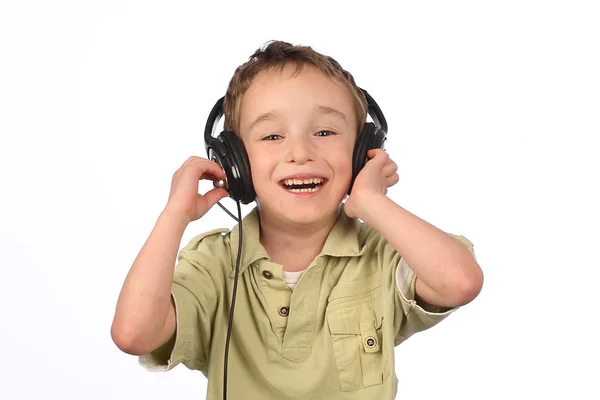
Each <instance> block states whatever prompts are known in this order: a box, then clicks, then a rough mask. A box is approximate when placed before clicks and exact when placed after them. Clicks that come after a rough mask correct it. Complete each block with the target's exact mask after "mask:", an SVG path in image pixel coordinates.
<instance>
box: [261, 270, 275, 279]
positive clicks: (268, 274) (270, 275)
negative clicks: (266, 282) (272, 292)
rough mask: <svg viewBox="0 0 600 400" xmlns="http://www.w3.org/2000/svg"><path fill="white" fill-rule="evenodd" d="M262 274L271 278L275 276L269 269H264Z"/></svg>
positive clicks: (266, 277)
mask: <svg viewBox="0 0 600 400" xmlns="http://www.w3.org/2000/svg"><path fill="white" fill-rule="evenodd" d="M262 275H263V276H264V277H265V279H271V278H272V277H273V274H272V273H271V271H267V270H264V271H263V273H262Z"/></svg>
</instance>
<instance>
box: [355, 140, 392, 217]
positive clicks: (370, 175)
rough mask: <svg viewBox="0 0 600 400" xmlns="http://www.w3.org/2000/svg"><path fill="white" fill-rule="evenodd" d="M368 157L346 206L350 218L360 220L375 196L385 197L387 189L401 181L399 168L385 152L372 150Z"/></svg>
mask: <svg viewBox="0 0 600 400" xmlns="http://www.w3.org/2000/svg"><path fill="white" fill-rule="evenodd" d="M367 157H369V161H367V163H366V164H365V166H364V168H363V169H362V170H361V171H360V172H359V174H358V176H357V177H356V180H355V181H354V186H353V187H352V192H351V193H350V197H348V199H347V200H346V204H345V205H344V212H345V213H346V214H347V215H348V216H349V217H350V218H360V215H361V208H364V207H366V206H368V204H367V203H368V202H369V200H370V199H372V198H373V195H384V196H385V195H386V194H387V188H388V187H391V186H393V185H395V184H396V183H398V181H399V180H400V177H399V176H398V173H397V171H398V166H397V165H396V163H395V162H393V161H392V160H391V159H390V157H389V155H388V154H387V153H386V152H385V151H383V150H381V149H372V150H369V151H368V152H367Z"/></svg>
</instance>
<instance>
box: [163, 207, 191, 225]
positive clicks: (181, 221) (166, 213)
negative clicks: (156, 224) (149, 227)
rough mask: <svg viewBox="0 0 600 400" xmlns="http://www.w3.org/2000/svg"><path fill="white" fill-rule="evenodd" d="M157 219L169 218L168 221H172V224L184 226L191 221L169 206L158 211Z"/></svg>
mask: <svg viewBox="0 0 600 400" xmlns="http://www.w3.org/2000/svg"><path fill="white" fill-rule="evenodd" d="M158 219H159V220H161V219H163V220H164V219H166V220H169V221H170V223H172V224H173V223H174V224H177V225H180V226H183V227H184V228H185V227H186V226H187V225H188V224H189V223H190V222H191V221H190V219H189V217H188V216H187V215H185V214H182V213H178V212H175V211H173V210H171V209H169V208H165V209H164V210H163V211H162V212H161V213H160V216H159V217H158Z"/></svg>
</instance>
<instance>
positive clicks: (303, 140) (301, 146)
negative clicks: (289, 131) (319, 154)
mask: <svg viewBox="0 0 600 400" xmlns="http://www.w3.org/2000/svg"><path fill="white" fill-rule="evenodd" d="M288 143H289V148H288V149H287V152H286V156H285V161H286V162H296V163H299V164H303V163H305V162H307V161H309V160H314V158H315V151H314V148H313V145H312V143H311V141H310V138H307V137H306V136H304V135H302V136H301V137H290V139H289V140H288Z"/></svg>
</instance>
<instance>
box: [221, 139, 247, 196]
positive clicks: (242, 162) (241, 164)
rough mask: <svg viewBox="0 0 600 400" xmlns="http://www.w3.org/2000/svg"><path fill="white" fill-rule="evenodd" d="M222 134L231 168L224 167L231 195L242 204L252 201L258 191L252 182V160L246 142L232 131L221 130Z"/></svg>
mask: <svg viewBox="0 0 600 400" xmlns="http://www.w3.org/2000/svg"><path fill="white" fill-rule="evenodd" d="M220 136H221V137H222V141H223V143H224V144H225V146H226V147H227V150H228V151H227V153H228V154H227V155H228V157H227V159H228V161H227V163H228V164H229V168H227V169H225V168H224V169H225V174H226V175H227V185H228V187H229V190H230V194H231V197H232V198H233V199H234V200H236V201H240V202H241V203H242V204H248V203H251V202H253V201H254V200H255V199H256V193H255V191H254V185H253V184H252V172H251V170H250V161H249V160H248V153H247V152H246V148H245V147H244V143H243V142H242V140H241V139H240V138H239V137H238V136H237V135H236V134H235V133H233V132H230V131H224V132H221V135H220ZM223 167H224V166H223Z"/></svg>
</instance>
